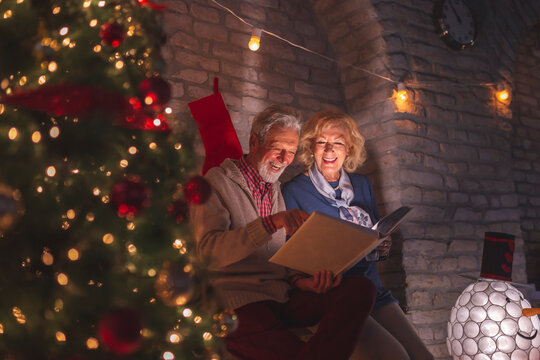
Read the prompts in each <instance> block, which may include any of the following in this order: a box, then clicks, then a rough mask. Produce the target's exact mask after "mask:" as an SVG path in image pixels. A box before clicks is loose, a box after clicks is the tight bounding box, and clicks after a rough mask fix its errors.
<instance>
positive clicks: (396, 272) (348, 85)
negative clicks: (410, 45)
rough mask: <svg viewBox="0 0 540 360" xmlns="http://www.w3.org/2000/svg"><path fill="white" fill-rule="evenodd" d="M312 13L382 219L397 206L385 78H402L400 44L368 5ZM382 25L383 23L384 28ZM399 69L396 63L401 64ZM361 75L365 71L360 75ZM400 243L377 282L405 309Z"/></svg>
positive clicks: (318, 2) (331, 4) (319, 4)
mask: <svg viewBox="0 0 540 360" xmlns="http://www.w3.org/2000/svg"><path fill="white" fill-rule="evenodd" d="M311 3H312V5H313V10H314V12H315V14H316V15H317V17H318V20H319V21H320V22H321V23H322V24H323V26H324V27H325V29H326V31H327V35H328V40H329V43H330V45H331V46H332V48H333V50H334V53H335V59H336V61H337V64H338V70H339V74H340V84H341V86H342V88H343V94H344V100H345V107H346V111H347V112H348V113H349V114H350V115H351V116H352V117H353V118H354V119H355V120H356V122H357V124H358V126H359V127H360V130H361V131H362V133H363V135H364V136H365V138H366V147H367V150H368V161H367V163H366V164H365V165H364V166H363V167H362V168H361V169H360V170H359V171H360V172H362V173H365V174H367V175H368V176H370V178H371V180H372V181H373V185H374V188H375V194H376V197H377V203H378V205H379V208H380V210H382V212H383V214H384V212H385V209H387V208H388V209H390V210H393V209H394V208H396V207H397V206H398V205H400V199H399V190H398V189H397V187H398V186H399V183H398V181H397V179H396V178H395V176H389V175H390V174H391V173H393V172H394V170H395V167H396V166H397V163H398V156H399V155H398V151H397V150H396V148H395V145H396V143H395V141H394V140H393V139H394V135H395V127H394V124H393V121H392V120H393V119H394V111H395V109H394V105H393V103H392V102H391V101H389V100H390V98H391V96H392V90H393V89H394V88H395V84H393V83H392V82H389V81H388V80H385V79H382V78H381V77H377V76H374V75H373V74H378V75H381V76H383V77H385V78H392V79H399V77H400V76H402V73H403V72H402V71H401V69H400V68H401V66H400V64H399V62H400V61H404V58H403V57H402V56H401V55H396V54H399V53H400V52H401V51H400V50H399V49H398V48H399V47H400V40H399V39H398V38H397V37H395V36H393V35H391V33H392V32H391V31H390V32H386V34H385V29H384V27H383V25H382V23H383V20H384V18H383V17H381V16H380V14H381V9H377V8H376V6H374V5H373V4H372V1H364V0H348V1H328V0H312V1H311ZM387 26H388V24H387ZM401 65H402V64H401ZM364 70H367V71H364ZM400 240H401V239H400V238H395V239H394V245H393V249H392V257H391V260H390V261H385V262H384V263H381V264H379V270H380V273H381V278H382V281H383V283H384V284H385V286H386V287H387V288H389V289H390V290H391V291H392V293H393V294H394V296H396V297H397V298H399V299H400V302H401V304H402V305H405V291H404V289H405V278H404V273H403V268H402V264H401V256H400V255H401V241H400Z"/></svg>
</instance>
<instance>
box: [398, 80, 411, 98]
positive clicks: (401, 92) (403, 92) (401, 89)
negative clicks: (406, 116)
mask: <svg viewBox="0 0 540 360" xmlns="http://www.w3.org/2000/svg"><path fill="white" fill-rule="evenodd" d="M408 98H409V94H408V92H407V88H406V87H405V84H404V83H402V82H400V83H398V86H397V91H396V101H407V99H408Z"/></svg>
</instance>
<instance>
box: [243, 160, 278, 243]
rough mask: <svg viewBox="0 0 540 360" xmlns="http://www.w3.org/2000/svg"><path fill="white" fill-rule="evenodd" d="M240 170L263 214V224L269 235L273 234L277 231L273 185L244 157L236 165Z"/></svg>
mask: <svg viewBox="0 0 540 360" xmlns="http://www.w3.org/2000/svg"><path fill="white" fill-rule="evenodd" d="M236 166H238V169H239V170H240V172H241V173H242V175H243V176H244V179H246V183H247V186H248V188H249V190H250V191H251V194H252V195H253V198H254V199H255V202H256V204H257V208H258V209H259V213H260V214H261V218H262V222H263V225H264V227H265V228H266V230H267V231H268V233H270V234H273V233H275V232H276V231H277V228H276V226H275V225H274V223H273V222H272V219H271V216H270V215H271V213H272V184H271V183H269V182H266V181H264V180H263V178H262V177H261V175H259V172H258V171H257V170H256V169H255V168H254V167H253V165H251V164H249V163H248V162H247V161H246V157H245V156H243V157H241V158H240V160H239V161H238V162H237V163H236Z"/></svg>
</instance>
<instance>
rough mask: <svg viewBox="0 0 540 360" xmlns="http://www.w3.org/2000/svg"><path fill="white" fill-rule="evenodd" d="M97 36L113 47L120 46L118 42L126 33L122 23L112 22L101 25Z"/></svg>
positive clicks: (120, 41)
mask: <svg viewBox="0 0 540 360" xmlns="http://www.w3.org/2000/svg"><path fill="white" fill-rule="evenodd" d="M99 36H100V37H101V39H103V41H104V42H105V43H106V44H108V45H110V46H112V47H113V48H115V47H118V46H120V44H121V43H122V41H123V40H124V37H125V36H126V33H125V31H124V28H123V27H122V25H120V24H118V23H116V22H113V23H106V24H104V25H103V26H102V27H101V31H100V32H99Z"/></svg>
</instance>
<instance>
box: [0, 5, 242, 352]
mask: <svg viewBox="0 0 540 360" xmlns="http://www.w3.org/2000/svg"><path fill="white" fill-rule="evenodd" d="M161 8H162V6H160V5H158V4H156V3H154V2H151V1H142V0H125V1H118V0H85V1H75V0H62V1H56V0H2V1H0V33H1V34H2V41H1V42H0V53H2V54H10V56H1V57H0V163H1V164H2V166H1V169H0V260H1V261H0V270H1V271H2V273H3V274H4V276H2V277H1V278H0V353H1V354H2V355H3V356H7V357H8V358H10V359H16V360H18V359H34V358H35V356H36V354H41V355H42V356H43V357H44V358H54V359H75V358H76V359H104V358H115V357H117V356H122V357H123V358H126V359H171V360H172V359H192V358H194V357H197V358H201V359H205V358H207V359H218V358H219V356H218V355H217V353H218V349H219V346H220V343H219V341H218V340H217V339H219V337H220V335H219V334H223V332H227V331H230V330H232V329H233V328H234V326H236V319H235V318H234V314H229V313H227V314H228V315H227V319H228V321H227V322H226V323H224V324H219V325H216V322H217V323H219V322H223V320H219V319H222V318H223V316H225V315H221V314H224V313H222V312H221V311H218V309H219V307H218V305H217V302H216V300H215V299H213V297H212V296H211V293H209V294H210V295H209V294H207V285H206V281H205V275H204V274H205V269H204V266H203V265H202V264H198V263H192V262H191V256H190V251H191V250H192V245H191V242H190V230H189V228H188V224H187V223H186V221H185V217H186V214H187V211H188V206H189V201H187V200H186V199H189V200H190V201H192V202H196V201H203V200H204V199H205V198H206V197H207V196H208V188H207V184H205V183H204V182H203V180H202V179H199V178H193V177H191V174H190V171H191V169H193V168H194V166H195V159H196V157H195V156H194V153H193V148H192V145H191V143H190V136H189V134H187V133H181V132H175V133H173V132H172V131H171V129H170V127H169V125H168V124H169V123H170V122H171V121H173V117H172V116H173V114H172V110H171V109H170V108H169V107H166V104H167V102H168V101H169V99H170V87H169V85H168V83H167V82H166V81H165V80H164V79H162V78H161V77H160V74H161V73H163V70H164V61H163V59H161V57H160V55H159V48H160V46H161V45H162V43H163V34H162V33H161V28H160V25H159V22H158V20H157V17H156V16H155V11H156V10H159V9H161ZM187 187H189V189H190V190H189V192H188V194H185V193H184V190H185V189H186V188H187ZM186 196H187V198H186ZM203 299H205V302H202V300H203ZM220 315H221V317H220ZM231 316H233V317H232V318H231ZM216 326H218V328H216ZM217 329H218V330H219V334H217V333H215V331H217Z"/></svg>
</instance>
